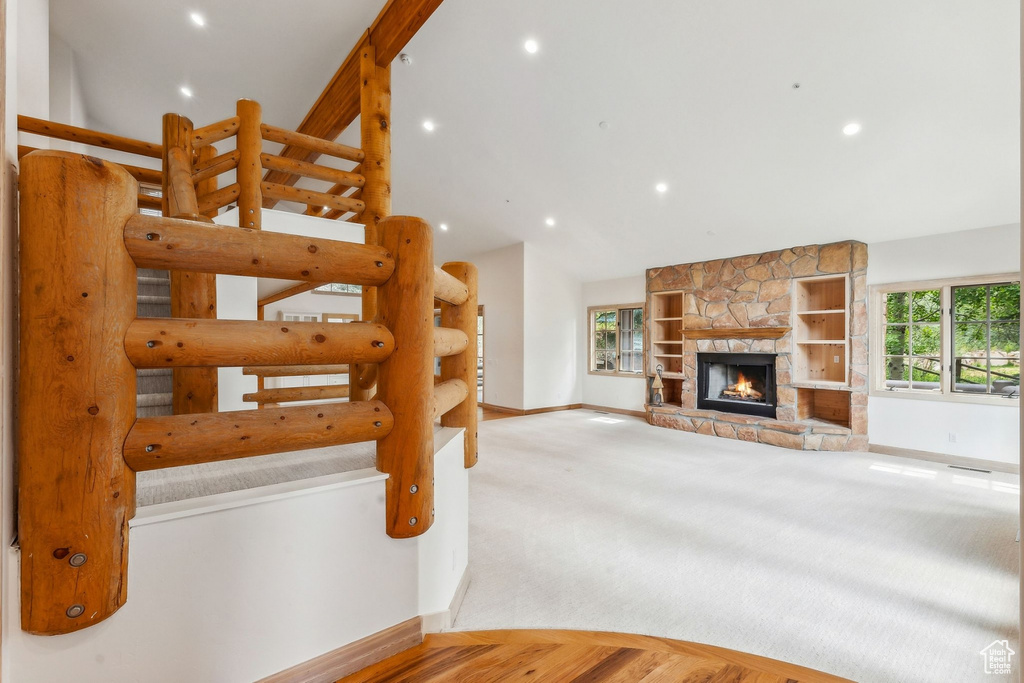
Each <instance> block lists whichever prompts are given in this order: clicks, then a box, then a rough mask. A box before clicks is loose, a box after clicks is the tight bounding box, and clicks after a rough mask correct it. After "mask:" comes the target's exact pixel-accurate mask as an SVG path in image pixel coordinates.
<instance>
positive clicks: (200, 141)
mask: <svg viewBox="0 0 1024 683" xmlns="http://www.w3.org/2000/svg"><path fill="white" fill-rule="evenodd" d="M238 124H239V120H238V117H237V116H232V117H231V118H230V119H225V120H223V121H218V122H217V123H211V124H210V125H208V126H203V127H202V128H196V129H195V133H194V135H193V136H192V144H193V145H194V146H195V147H196V149H199V148H201V147H206V146H207V145H213V144H216V143H218V142H220V141H221V140H226V139H227V138H229V137H231V136H232V135H236V134H237V133H238Z"/></svg>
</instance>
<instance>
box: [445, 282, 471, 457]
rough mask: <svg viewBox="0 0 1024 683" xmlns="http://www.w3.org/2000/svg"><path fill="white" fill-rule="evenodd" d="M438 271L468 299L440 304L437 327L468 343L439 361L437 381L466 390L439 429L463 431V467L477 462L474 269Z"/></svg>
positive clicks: (446, 415) (447, 413) (446, 414)
mask: <svg viewBox="0 0 1024 683" xmlns="http://www.w3.org/2000/svg"><path fill="white" fill-rule="evenodd" d="M442 268H443V270H444V272H445V273H447V274H449V275H451V276H452V277H454V278H456V279H457V280H459V281H460V282H462V283H463V284H465V286H466V290H467V292H468V296H467V297H466V300H465V301H463V302H462V303H461V304H458V305H452V304H449V303H445V302H442V303H441V325H443V326H444V327H450V328H454V329H457V330H462V332H463V333H464V334H465V335H466V336H467V338H468V339H469V340H470V343H469V346H468V347H467V348H466V350H465V352H463V353H460V354H458V355H455V356H447V357H444V358H442V359H441V379H442V380H445V381H447V380H451V379H460V380H462V381H463V382H465V384H466V387H467V388H468V389H469V393H468V395H467V396H466V400H465V401H463V402H462V403H459V404H458V405H456V406H455V407H454V408H452V409H451V410H450V411H448V412H446V413H444V414H443V415H442V416H441V426H443V427H462V428H463V429H465V430H466V432H465V435H464V436H463V445H464V447H465V450H464V455H465V460H464V464H465V466H466V467H472V466H473V465H475V464H476V461H477V419H478V418H477V394H476V391H477V389H476V381H477V374H476V373H477V353H478V349H477V341H476V340H477V316H478V314H479V308H478V305H477V282H478V276H477V268H476V266H475V265H473V264H472V263H463V262H451V263H446V264H444V266H442Z"/></svg>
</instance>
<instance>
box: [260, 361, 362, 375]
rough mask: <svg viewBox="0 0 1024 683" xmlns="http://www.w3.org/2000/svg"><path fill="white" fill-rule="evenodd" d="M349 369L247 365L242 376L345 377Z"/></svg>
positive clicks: (343, 365) (317, 366) (341, 366)
mask: <svg viewBox="0 0 1024 683" xmlns="http://www.w3.org/2000/svg"><path fill="white" fill-rule="evenodd" d="M348 367H349V366H348V365H347V364H344V363H342V364H337V365H247V366H245V367H244V368H242V374H243V375H259V376H260V377H299V376H302V375H344V374H347V373H348Z"/></svg>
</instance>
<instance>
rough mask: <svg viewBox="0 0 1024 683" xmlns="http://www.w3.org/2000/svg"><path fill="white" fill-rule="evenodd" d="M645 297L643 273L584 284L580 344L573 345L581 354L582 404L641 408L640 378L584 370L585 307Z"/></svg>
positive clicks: (586, 357)
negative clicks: (594, 373) (611, 375)
mask: <svg viewBox="0 0 1024 683" xmlns="http://www.w3.org/2000/svg"><path fill="white" fill-rule="evenodd" d="M645 297H646V281H645V280H644V276H643V275H636V276H634V277H627V278H620V279H616V280H601V281H598V282H585V283H583V302H582V305H581V306H580V308H579V310H580V315H581V316H582V323H581V325H580V328H579V329H580V332H579V334H580V343H578V344H577V345H576V348H577V349H578V350H579V353H580V359H579V363H578V367H579V368H580V372H581V373H582V377H583V403H585V404H589V405H595V406H603V407H606V408H617V409H619V410H636V411H641V412H642V411H643V409H644V402H645V400H646V393H647V382H646V380H645V379H644V378H643V377H602V376H600V375H592V374H589V373H588V372H587V370H588V365H587V364H588V363H589V352H590V350H589V344H590V338H589V334H590V331H589V321H588V319H587V307H588V306H608V305H612V306H615V305H619V304H636V303H643V302H644V298H645Z"/></svg>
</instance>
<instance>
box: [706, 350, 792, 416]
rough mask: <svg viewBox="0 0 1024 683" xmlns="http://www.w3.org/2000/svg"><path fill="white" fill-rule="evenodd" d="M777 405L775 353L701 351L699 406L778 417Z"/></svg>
mask: <svg viewBox="0 0 1024 683" xmlns="http://www.w3.org/2000/svg"><path fill="white" fill-rule="evenodd" d="M775 407H776V406H775V354H769V353H698V354H697V408H699V409H701V410H720V411H724V412H729V413H740V414H743V415H756V416H760V417H771V418H774V417H775Z"/></svg>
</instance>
